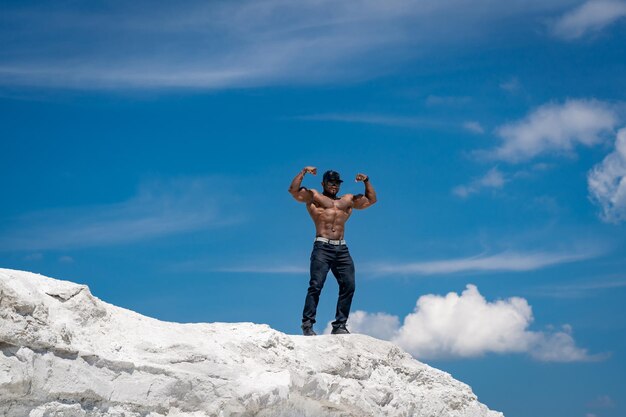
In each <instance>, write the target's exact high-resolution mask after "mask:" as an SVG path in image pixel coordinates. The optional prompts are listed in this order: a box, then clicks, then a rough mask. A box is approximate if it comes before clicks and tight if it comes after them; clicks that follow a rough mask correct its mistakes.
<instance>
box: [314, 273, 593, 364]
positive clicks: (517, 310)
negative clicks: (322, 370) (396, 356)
mask: <svg viewBox="0 0 626 417" xmlns="http://www.w3.org/2000/svg"><path fill="white" fill-rule="evenodd" d="M532 321H533V314H532V308H531V307H530V305H529V304H528V302H527V301H526V300H525V299H523V298H519V297H511V298H509V299H506V300H497V301H493V302H490V301H487V300H486V299H485V298H484V297H483V296H482V295H481V294H480V292H479V291H478V288H476V286H474V285H467V287H466V289H465V290H464V291H463V292H462V293H461V294H460V295H459V294H457V293H454V292H450V293H448V294H447V295H445V296H439V295H434V294H428V295H423V296H421V297H420V298H419V299H418V300H417V303H416V306H415V310H414V311H413V312H412V313H410V314H408V315H407V316H406V317H404V319H403V320H402V324H400V319H399V318H398V317H397V316H393V315H388V314H385V313H375V314H371V313H367V312H364V311H357V312H355V313H352V314H351V316H350V321H349V328H350V329H351V331H352V332H353V333H364V334H368V335H370V336H373V337H378V338H381V339H386V340H391V341H393V342H394V343H397V344H398V345H399V346H401V347H402V348H403V349H405V350H406V351H408V352H409V353H411V354H412V355H413V356H415V357H416V358H420V359H433V358H471V357H478V356H482V355H484V354H487V353H498V354H507V353H526V354H528V355H530V356H531V357H533V358H534V359H536V360H539V361H546V362H576V361H590V360H599V359H602V358H603V356H598V355H590V354H589V353H588V352H587V350H586V349H582V348H580V347H577V346H576V343H575V341H574V338H573V337H572V329H571V327H570V326H567V325H565V326H563V328H562V329H561V330H556V331H546V332H541V331H531V330H529V329H528V327H529V326H530V324H531V323H532ZM329 326H330V324H329ZM329 331H330V328H328V327H327V329H326V332H329Z"/></svg>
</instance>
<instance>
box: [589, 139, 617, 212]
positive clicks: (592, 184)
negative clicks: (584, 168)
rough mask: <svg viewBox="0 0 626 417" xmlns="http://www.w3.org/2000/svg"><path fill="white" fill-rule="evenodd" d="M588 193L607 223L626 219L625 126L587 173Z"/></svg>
mask: <svg viewBox="0 0 626 417" xmlns="http://www.w3.org/2000/svg"><path fill="white" fill-rule="evenodd" d="M587 185H588V188H589V193H590V195H591V198H592V200H593V201H594V202H596V203H597V204H599V205H600V208H601V209H602V211H601V213H600V218H601V219H602V220H604V221H606V222H609V223H619V222H622V221H624V220H626V128H624V129H621V130H620V131H619V132H618V133H617V138H616V139H615V149H614V150H613V152H611V153H610V154H608V155H607V156H606V157H605V158H604V160H603V161H602V162H600V163H599V164H597V165H596V166H594V167H593V168H592V169H591V171H589V174H588V175H587Z"/></svg>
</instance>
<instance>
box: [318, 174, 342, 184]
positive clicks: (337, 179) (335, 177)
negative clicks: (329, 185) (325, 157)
mask: <svg viewBox="0 0 626 417" xmlns="http://www.w3.org/2000/svg"><path fill="white" fill-rule="evenodd" d="M322 181H323V182H329V181H335V182H343V180H342V179H341V178H340V177H339V173H338V172H337V171H326V172H324V177H323V178H322Z"/></svg>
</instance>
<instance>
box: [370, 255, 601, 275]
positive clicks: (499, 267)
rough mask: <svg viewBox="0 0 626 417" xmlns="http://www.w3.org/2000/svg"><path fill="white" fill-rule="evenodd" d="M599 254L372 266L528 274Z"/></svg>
mask: <svg viewBox="0 0 626 417" xmlns="http://www.w3.org/2000/svg"><path fill="white" fill-rule="evenodd" d="M598 254H599V250H595V249H592V250H586V251H576V252H571V253H568V252H512V251H511V252H502V253H498V254H495V255H477V256H472V257H467V258H452V259H442V260H437V261H423V262H409V263H402V262H390V263H378V264H372V265H371V267H370V268H369V270H370V271H372V272H373V273H376V274H381V275H388V274H415V275H440V274H456V273H460V272H478V271H485V272H495V271H513V272H519V271H532V270H536V269H541V268H545V267H548V266H552V265H558V264H563V263H569V262H576V261H581V260H585V259H589V258H592V257H595V256H597V255H598Z"/></svg>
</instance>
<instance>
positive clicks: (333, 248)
mask: <svg viewBox="0 0 626 417" xmlns="http://www.w3.org/2000/svg"><path fill="white" fill-rule="evenodd" d="M329 270H331V271H333V275H334V276H335V278H336V279H337V283H338V284H339V298H338V299H337V311H336V312H335V321H334V322H333V323H332V325H333V327H337V326H341V325H345V323H346V322H347V321H348V315H349V314H350V306H351V305H352V296H353V295H354V262H353V261H352V257H351V256H350V252H349V251H348V246H346V245H331V244H330V243H324V242H314V243H313V252H311V280H310V281H309V289H308V291H307V294H306V299H305V301H304V311H303V312H302V323H303V324H305V323H309V324H311V325H312V324H313V323H315V314H316V312H317V303H318V302H319V299H320V293H321V292H322V288H323V287H324V282H325V281H326V276H327V275H328V271H329Z"/></svg>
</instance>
